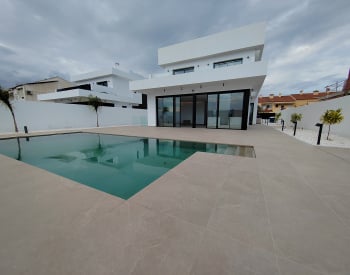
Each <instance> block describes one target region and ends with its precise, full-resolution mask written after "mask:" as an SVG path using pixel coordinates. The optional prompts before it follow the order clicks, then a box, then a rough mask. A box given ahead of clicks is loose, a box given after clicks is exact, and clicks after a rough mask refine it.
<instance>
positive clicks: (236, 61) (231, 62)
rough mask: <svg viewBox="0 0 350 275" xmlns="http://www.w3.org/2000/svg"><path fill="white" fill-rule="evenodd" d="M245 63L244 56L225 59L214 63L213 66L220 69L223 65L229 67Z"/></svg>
mask: <svg viewBox="0 0 350 275" xmlns="http://www.w3.org/2000/svg"><path fill="white" fill-rule="evenodd" d="M240 64H243V58H242V57H241V58H235V59H230V60H224V61H218V62H214V63H213V68H214V69H218V68H222V67H229V66H234V65H240Z"/></svg>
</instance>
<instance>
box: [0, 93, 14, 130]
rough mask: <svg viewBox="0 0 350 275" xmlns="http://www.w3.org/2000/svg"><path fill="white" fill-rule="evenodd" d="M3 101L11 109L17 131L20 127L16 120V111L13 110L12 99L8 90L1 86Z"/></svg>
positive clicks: (1, 100) (0, 97)
mask: <svg viewBox="0 0 350 275" xmlns="http://www.w3.org/2000/svg"><path fill="white" fill-rule="evenodd" d="M1 102H2V103H3V104H4V105H5V106H7V108H8V109H9V110H10V112H11V115H12V118H13V124H14V125H15V131H16V132H18V127H17V122H16V117H15V113H14V112H13V107H12V103H11V101H10V95H9V92H8V91H5V90H3V89H2V88H1V87H0V103H1Z"/></svg>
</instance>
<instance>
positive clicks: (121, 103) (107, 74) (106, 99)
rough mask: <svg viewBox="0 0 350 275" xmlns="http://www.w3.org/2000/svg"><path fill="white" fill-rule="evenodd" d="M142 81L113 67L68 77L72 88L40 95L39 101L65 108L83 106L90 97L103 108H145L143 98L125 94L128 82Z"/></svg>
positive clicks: (131, 73) (127, 92) (133, 93)
mask: <svg viewBox="0 0 350 275" xmlns="http://www.w3.org/2000/svg"><path fill="white" fill-rule="evenodd" d="M137 79H143V77H142V76H141V75H138V74H136V73H134V72H131V71H130V72H126V71H123V70H121V69H119V68H118V67H117V66H116V67H114V68H111V69H108V70H104V71H95V72H89V73H85V74H80V75H76V76H72V77H71V80H72V82H74V84H75V85H74V86H73V87H69V88H64V89H58V90H57V91H56V92H54V93H48V94H42V95H40V96H39V100H41V101H52V102H60V103H69V104H87V102H88V98H89V97H90V96H94V97H95V96H96V97H98V98H100V99H101V101H102V102H103V105H105V106H115V107H124V108H131V107H139V106H140V105H141V107H144V108H146V107H147V105H146V100H147V99H146V96H145V95H144V96H143V95H142V94H141V93H138V92H132V91H130V90H129V81H131V80H137Z"/></svg>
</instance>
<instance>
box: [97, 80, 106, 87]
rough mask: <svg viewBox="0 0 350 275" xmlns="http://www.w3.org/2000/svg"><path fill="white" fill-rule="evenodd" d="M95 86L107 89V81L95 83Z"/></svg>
mask: <svg viewBox="0 0 350 275" xmlns="http://www.w3.org/2000/svg"><path fill="white" fill-rule="evenodd" d="M96 85H100V86H104V87H108V80H103V81H99V82H96Z"/></svg>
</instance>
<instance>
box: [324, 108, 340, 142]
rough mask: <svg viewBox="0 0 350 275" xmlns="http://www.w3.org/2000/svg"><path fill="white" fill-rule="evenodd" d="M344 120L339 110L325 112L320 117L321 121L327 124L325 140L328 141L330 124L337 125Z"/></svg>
mask: <svg viewBox="0 0 350 275" xmlns="http://www.w3.org/2000/svg"><path fill="white" fill-rule="evenodd" d="M343 119H344V116H343V114H342V112H341V109H337V110H327V111H326V112H325V113H324V114H323V115H322V116H321V121H322V122H323V123H324V124H328V134H327V140H329V133H330V131H331V125H332V124H339V123H340V122H342V121H343Z"/></svg>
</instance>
